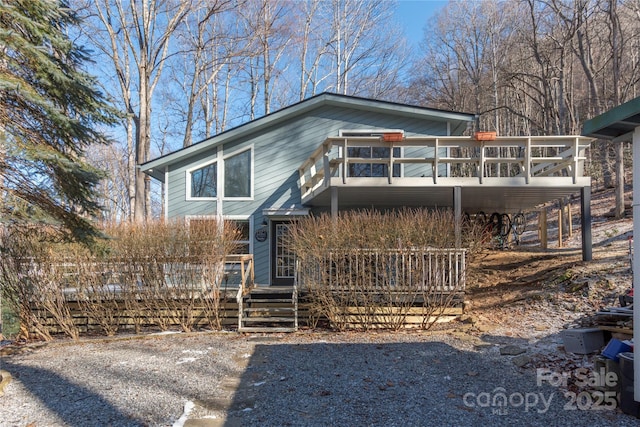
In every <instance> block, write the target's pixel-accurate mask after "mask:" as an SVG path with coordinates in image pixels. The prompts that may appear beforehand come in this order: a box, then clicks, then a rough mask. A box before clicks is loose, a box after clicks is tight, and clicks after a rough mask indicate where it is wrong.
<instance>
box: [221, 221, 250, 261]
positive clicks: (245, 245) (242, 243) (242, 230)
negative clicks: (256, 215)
mask: <svg viewBox="0 0 640 427" xmlns="http://www.w3.org/2000/svg"><path fill="white" fill-rule="evenodd" d="M224 223H225V226H232V227H235V229H236V230H237V232H238V233H237V235H236V240H235V241H234V243H235V244H236V247H235V250H234V253H236V254H250V253H251V247H250V242H251V230H250V228H251V227H250V224H249V220H248V219H225V221H224Z"/></svg>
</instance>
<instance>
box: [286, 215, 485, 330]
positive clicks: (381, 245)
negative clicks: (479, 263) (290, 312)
mask: <svg viewBox="0 0 640 427" xmlns="http://www.w3.org/2000/svg"><path fill="white" fill-rule="evenodd" d="M454 226H455V224H454V220H453V215H452V214H451V213H450V212H446V211H429V210H424V209H415V210H412V209H405V210H401V211H397V212H387V213H383V212H377V211H358V212H345V213H341V214H340V215H339V216H338V217H337V218H332V217H330V216H328V215H321V216H318V217H308V218H303V219H301V220H299V221H297V222H296V223H295V224H294V225H293V226H292V227H291V234H290V236H291V239H292V246H293V248H294V250H295V252H296V254H297V256H298V257H299V259H300V262H299V271H298V278H299V282H300V283H301V285H302V286H304V287H305V288H306V290H307V291H308V292H309V298H310V302H311V307H310V310H311V316H312V317H313V318H318V317H325V318H327V319H328V320H329V322H330V324H331V325H332V327H334V328H335V329H338V330H344V329H346V328H356V329H361V330H368V329H371V328H387V329H394V330H395V329H399V328H401V327H403V326H404V324H405V323H406V321H407V318H408V317H409V316H420V319H421V323H419V326H420V327H422V328H424V329H427V328H429V327H431V326H432V325H433V323H434V322H435V321H437V319H438V317H439V316H441V315H442V314H444V313H446V311H447V309H448V308H449V307H451V306H452V304H453V302H454V301H455V297H456V295H458V294H459V292H460V291H462V290H463V289H464V275H463V271H464V262H465V259H464V256H465V253H466V251H463V250H454V249H452V248H454V247H455V232H454V230H455V227H454ZM463 231H464V232H465V234H464V236H463V242H465V243H466V244H467V245H469V246H473V245H472V244H473V242H474V241H475V238H476V235H475V233H476V228H475V227H464V228H463Z"/></svg>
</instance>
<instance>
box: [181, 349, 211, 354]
mask: <svg viewBox="0 0 640 427" xmlns="http://www.w3.org/2000/svg"><path fill="white" fill-rule="evenodd" d="M182 352H183V353H191V354H207V350H182Z"/></svg>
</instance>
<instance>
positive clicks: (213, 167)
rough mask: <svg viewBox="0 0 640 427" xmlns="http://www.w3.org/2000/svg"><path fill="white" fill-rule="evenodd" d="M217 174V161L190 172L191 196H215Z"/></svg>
mask: <svg viewBox="0 0 640 427" xmlns="http://www.w3.org/2000/svg"><path fill="white" fill-rule="evenodd" d="M217 175H218V165H217V163H212V164H210V165H207V166H205V167H203V168H200V169H197V170H194V171H193V172H191V197H216V185H217V182H216V181H217Z"/></svg>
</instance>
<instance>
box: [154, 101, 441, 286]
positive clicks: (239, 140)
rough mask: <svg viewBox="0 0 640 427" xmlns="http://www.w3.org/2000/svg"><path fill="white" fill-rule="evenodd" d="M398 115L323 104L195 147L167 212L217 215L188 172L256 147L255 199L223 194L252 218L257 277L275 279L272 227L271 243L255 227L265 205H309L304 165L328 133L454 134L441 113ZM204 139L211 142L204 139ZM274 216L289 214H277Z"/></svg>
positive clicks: (170, 181) (233, 211) (170, 192)
mask: <svg viewBox="0 0 640 427" xmlns="http://www.w3.org/2000/svg"><path fill="white" fill-rule="evenodd" d="M392 114H394V113H393V111H391V112H389V113H387V114H383V113H380V112H375V111H366V110H363V109H356V108H347V107H343V106H340V107H338V106H335V105H319V106H317V107H316V108H314V109H311V110H305V111H304V112H302V113H301V114H297V115H296V114H294V115H292V116H291V117H287V118H286V119H284V120H281V119H279V120H277V122H275V124H273V125H270V126H256V127H255V128H256V129H257V130H255V131H253V132H251V131H250V130H251V129H254V128H253V127H250V128H249V132H243V133H240V135H241V136H237V137H233V138H220V139H221V140H222V141H224V142H223V143H221V144H212V146H211V147H210V148H208V149H207V150H205V151H202V150H194V152H196V154H191V155H187V156H184V157H180V158H179V160H177V161H173V162H168V164H169V166H168V168H169V170H168V174H167V196H166V197H167V200H166V203H167V205H168V206H167V211H166V212H167V214H166V215H167V217H168V218H184V217H189V216H196V215H197V216H200V215H208V216H214V215H216V212H217V210H219V209H220V207H219V206H217V203H216V201H215V200H202V201H201V200H193V199H187V195H188V193H187V173H188V171H189V170H192V169H194V168H195V167H197V166H199V165H202V164H205V163H207V162H209V161H212V160H215V159H216V158H218V156H220V157H222V158H224V157H225V156H227V155H228V154H229V153H232V152H236V151H238V150H242V149H243V148H249V147H253V153H252V154H253V156H252V162H253V168H254V174H253V181H254V182H252V185H253V198H252V199H251V200H234V199H223V200H222V213H223V215H225V216H229V217H235V218H240V217H246V218H249V219H250V225H251V229H250V232H251V238H252V242H251V249H252V252H253V254H254V259H255V266H254V268H255V278H256V282H257V283H259V284H267V283H270V281H271V280H270V277H271V276H270V275H271V272H270V263H271V261H270V240H271V237H272V236H271V230H268V234H269V238H268V239H267V240H266V241H265V242H258V241H256V240H255V238H254V235H255V231H256V230H258V229H260V228H262V227H263V223H264V222H265V221H266V220H267V219H268V218H266V217H265V216H264V214H263V212H264V210H265V209H270V210H274V209H281V210H287V209H290V210H295V209H302V208H303V206H301V204H300V203H301V194H300V189H299V188H298V178H299V177H298V167H299V166H300V165H301V164H302V163H303V162H304V161H305V160H306V159H307V158H308V157H309V156H310V155H311V153H312V152H313V151H314V150H315V149H316V148H318V147H319V146H320V144H322V142H323V141H324V140H325V139H326V138H327V137H330V136H337V135H338V133H339V131H340V130H341V129H402V130H404V131H405V134H406V135H407V136H417V135H447V134H448V129H449V126H448V123H447V122H446V121H442V120H441V121H438V120H436V119H435V117H436V116H437V114H434V115H432V117H434V119H433V120H430V119H425V118H419V117H408V116H406V115H400V114H398V115H392ZM258 120H260V119H258ZM216 138H217V137H214V138H213V139H212V142H213V141H215V140H216ZM225 139H226V140H225ZM204 143H207V141H203V142H201V143H200V144H204ZM216 147H221V152H219V151H218V152H217V149H216ZM194 148H197V147H194ZM218 161H220V159H219V160H218ZM411 166H413V165H411ZM220 167H222V166H221V165H220V164H219V166H218V168H220ZM148 172H151V171H148ZM409 172H410V173H415V174H422V173H424V171H417V170H416V171H411V170H410V169H405V173H409ZM270 218H271V219H283V218H282V217H276V216H272V217H270ZM267 222H268V221H267Z"/></svg>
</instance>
